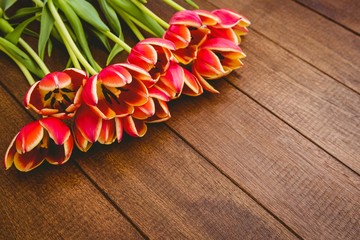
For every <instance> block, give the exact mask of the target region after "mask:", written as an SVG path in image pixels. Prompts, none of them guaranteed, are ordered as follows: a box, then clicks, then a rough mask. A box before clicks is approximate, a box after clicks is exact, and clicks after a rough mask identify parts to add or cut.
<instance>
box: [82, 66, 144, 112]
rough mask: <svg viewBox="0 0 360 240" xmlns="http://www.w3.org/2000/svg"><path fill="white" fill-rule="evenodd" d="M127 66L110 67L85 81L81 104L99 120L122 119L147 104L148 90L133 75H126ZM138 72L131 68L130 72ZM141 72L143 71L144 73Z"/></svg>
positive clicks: (127, 72) (127, 73) (134, 67)
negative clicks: (90, 110)
mask: <svg viewBox="0 0 360 240" xmlns="http://www.w3.org/2000/svg"><path fill="white" fill-rule="evenodd" d="M127 68H128V69H129V67H128V65H127V66H123V65H121V64H113V65H110V66H108V67H106V68H104V69H102V70H101V71H100V72H99V74H97V75H94V76H92V77H91V78H89V79H88V81H87V82H86V84H85V86H84V90H83V94H82V97H83V101H84V103H86V104H87V105H89V106H90V107H91V108H92V109H93V110H94V111H95V112H96V113H97V114H98V116H100V117H101V118H103V119H112V118H114V117H124V116H127V115H129V114H131V113H133V111H134V106H141V105H143V104H144V103H146V102H147V101H148V91H147V88H146V86H145V85H144V83H143V82H142V81H141V80H139V79H137V78H136V77H137V76H142V75H141V74H138V75H134V74H133V76H132V75H131V74H130V72H129V71H128V70H127ZM134 69H139V68H137V67H136V66H133V69H132V70H131V71H134ZM144 72H145V71H144Z"/></svg>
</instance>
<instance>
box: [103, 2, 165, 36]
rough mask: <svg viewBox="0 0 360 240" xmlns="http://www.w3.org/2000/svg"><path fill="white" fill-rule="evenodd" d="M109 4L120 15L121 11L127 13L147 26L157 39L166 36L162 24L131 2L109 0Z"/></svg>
mask: <svg viewBox="0 0 360 240" xmlns="http://www.w3.org/2000/svg"><path fill="white" fill-rule="evenodd" d="M108 2H109V3H110V5H111V6H112V7H113V8H114V10H115V11H116V12H117V13H118V14H119V15H121V11H124V12H126V13H127V14H129V15H130V16H132V17H133V18H135V19H136V20H138V21H139V22H141V23H142V24H144V25H146V26H147V27H148V28H149V29H150V30H151V31H152V32H153V33H154V34H155V35H156V36H157V37H161V36H162V35H163V34H164V29H163V28H162V27H161V26H160V24H159V23H157V22H156V21H155V20H154V19H153V18H151V17H150V16H149V15H147V14H145V13H144V12H143V11H141V10H140V9H139V8H138V7H137V6H136V5H135V4H134V3H132V2H131V1H117V0H108Z"/></svg>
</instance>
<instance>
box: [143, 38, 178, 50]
mask: <svg viewBox="0 0 360 240" xmlns="http://www.w3.org/2000/svg"><path fill="white" fill-rule="evenodd" d="M139 44H143V45H153V46H159V47H162V48H165V49H169V50H175V45H174V43H173V42H171V41H169V40H166V39H163V38H146V39H144V40H142V41H140V42H139Z"/></svg>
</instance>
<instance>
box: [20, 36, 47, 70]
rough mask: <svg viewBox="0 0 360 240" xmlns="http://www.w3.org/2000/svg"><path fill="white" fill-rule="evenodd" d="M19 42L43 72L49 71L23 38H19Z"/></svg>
mask: <svg viewBox="0 0 360 240" xmlns="http://www.w3.org/2000/svg"><path fill="white" fill-rule="evenodd" d="M19 44H20V45H21V46H22V47H23V48H24V49H25V50H26V51H27V52H28V53H29V54H30V56H31V57H32V58H33V59H34V60H35V62H36V63H37V64H38V65H39V67H40V68H41V70H42V71H43V72H44V74H45V75H46V74H48V73H50V71H49V69H48V68H47V66H46V65H45V63H44V61H43V60H41V58H40V57H39V55H37V53H36V52H35V51H34V50H33V49H32V48H31V47H30V46H29V44H27V42H25V41H24V39H22V38H19Z"/></svg>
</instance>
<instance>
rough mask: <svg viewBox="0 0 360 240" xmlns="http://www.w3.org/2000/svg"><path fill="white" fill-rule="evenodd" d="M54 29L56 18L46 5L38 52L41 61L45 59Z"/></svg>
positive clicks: (42, 16)
mask: <svg viewBox="0 0 360 240" xmlns="http://www.w3.org/2000/svg"><path fill="white" fill-rule="evenodd" d="M53 27H54V18H53V17H52V15H51V13H50V10H49V9H48V7H47V4H45V5H44V7H43V9H42V12H41V20H40V35H39V42H38V52H39V56H40V58H41V59H44V53H45V47H46V43H47V41H48V39H49V37H50V33H51V30H52V29H53Z"/></svg>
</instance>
